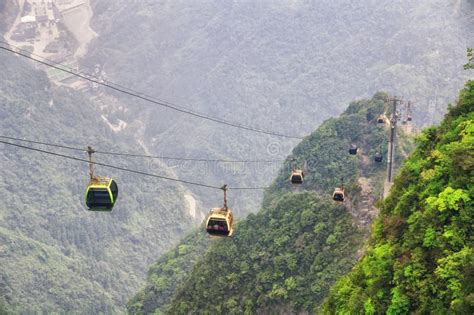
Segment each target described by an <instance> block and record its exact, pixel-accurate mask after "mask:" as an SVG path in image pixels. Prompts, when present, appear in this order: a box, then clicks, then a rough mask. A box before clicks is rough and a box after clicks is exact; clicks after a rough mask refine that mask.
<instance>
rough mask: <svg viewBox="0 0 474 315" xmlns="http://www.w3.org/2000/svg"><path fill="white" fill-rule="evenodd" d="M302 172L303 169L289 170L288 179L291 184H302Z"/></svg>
mask: <svg viewBox="0 0 474 315" xmlns="http://www.w3.org/2000/svg"><path fill="white" fill-rule="evenodd" d="M303 180H304V173H303V170H296V169H295V170H293V171H292V172H291V176H290V181H291V183H292V184H303Z"/></svg>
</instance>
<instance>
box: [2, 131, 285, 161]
mask: <svg viewBox="0 0 474 315" xmlns="http://www.w3.org/2000/svg"><path fill="white" fill-rule="evenodd" d="M0 138H3V139H8V140H14V141H20V142H26V143H32V144H40V145H44V146H50V147H56V148H61V149H67V150H73V151H80V152H87V149H85V148H84V149H83V148H78V147H71V146H66V145H62V144H55V143H48V142H42V141H35V140H28V139H21V138H16V137H9V136H3V135H0ZM94 153H98V154H104V155H114V156H129V157H143V158H150V159H163V160H176V161H194V162H222V163H281V162H284V161H285V160H284V159H275V160H226V159H205V158H182V157H169V156H160V155H146V154H134V153H124V152H107V151H100V150H96V151H95V152H94Z"/></svg>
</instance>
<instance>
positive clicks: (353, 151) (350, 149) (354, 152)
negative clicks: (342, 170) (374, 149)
mask: <svg viewBox="0 0 474 315" xmlns="http://www.w3.org/2000/svg"><path fill="white" fill-rule="evenodd" d="M349 154H351V155H355V154H357V146H356V145H351V147H350V148H349Z"/></svg>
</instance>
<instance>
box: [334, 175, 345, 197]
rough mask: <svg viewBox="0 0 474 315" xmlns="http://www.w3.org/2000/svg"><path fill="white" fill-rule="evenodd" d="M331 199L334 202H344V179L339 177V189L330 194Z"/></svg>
mask: <svg viewBox="0 0 474 315" xmlns="http://www.w3.org/2000/svg"><path fill="white" fill-rule="evenodd" d="M332 199H333V200H334V201H344V199H345V196H344V178H343V177H341V187H336V188H334V193H333V194H332Z"/></svg>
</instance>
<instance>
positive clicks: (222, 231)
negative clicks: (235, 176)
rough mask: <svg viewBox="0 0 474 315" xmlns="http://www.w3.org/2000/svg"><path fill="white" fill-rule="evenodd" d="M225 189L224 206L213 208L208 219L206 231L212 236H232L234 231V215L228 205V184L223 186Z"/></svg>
mask: <svg viewBox="0 0 474 315" xmlns="http://www.w3.org/2000/svg"><path fill="white" fill-rule="evenodd" d="M222 190H223V191H224V207H222V208H212V209H211V211H210V212H209V216H208V217H207V220H206V232H207V233H208V234H209V235H211V236H220V237H224V236H232V233H234V216H233V215H232V211H231V210H230V208H228V207H227V185H224V186H222Z"/></svg>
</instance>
